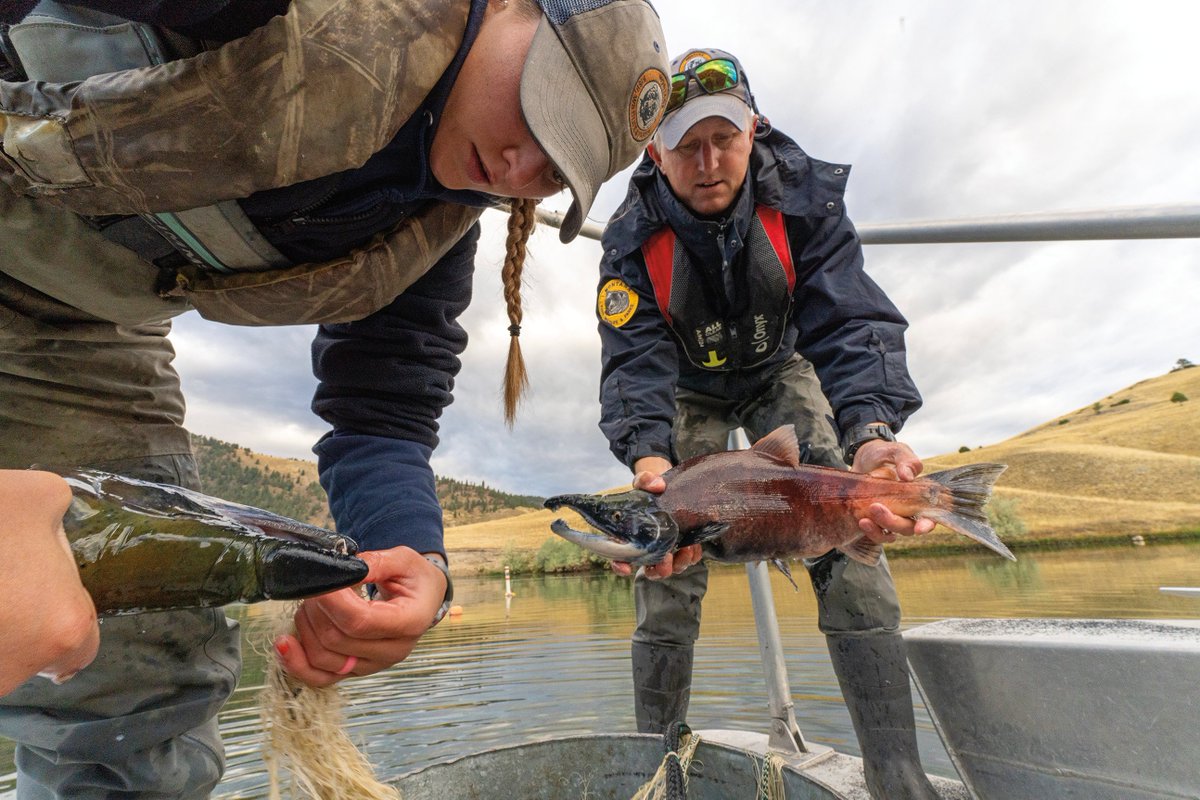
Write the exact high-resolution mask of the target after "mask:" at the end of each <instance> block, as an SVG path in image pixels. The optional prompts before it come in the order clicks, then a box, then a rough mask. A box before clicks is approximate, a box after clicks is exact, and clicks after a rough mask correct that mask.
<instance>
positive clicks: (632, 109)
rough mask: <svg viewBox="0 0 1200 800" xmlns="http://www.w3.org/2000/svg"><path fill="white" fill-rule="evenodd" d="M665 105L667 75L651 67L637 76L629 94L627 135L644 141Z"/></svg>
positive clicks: (656, 123)
mask: <svg viewBox="0 0 1200 800" xmlns="http://www.w3.org/2000/svg"><path fill="white" fill-rule="evenodd" d="M666 107H667V76H666V75H664V74H663V72H662V70H661V69H656V68H654V67H651V68H650V69H648V70H646V71H645V72H643V73H642V74H641V76H639V77H638V79H637V83H635V84H634V86H633V93H632V94H631V95H630V96H629V135H630V136H632V137H633V140H634V141H635V142H644V141H646V140H647V139H649V138H650V134H652V133H654V129H655V128H656V127H658V121H659V120H661V119H662V115H663V109H665V108H666Z"/></svg>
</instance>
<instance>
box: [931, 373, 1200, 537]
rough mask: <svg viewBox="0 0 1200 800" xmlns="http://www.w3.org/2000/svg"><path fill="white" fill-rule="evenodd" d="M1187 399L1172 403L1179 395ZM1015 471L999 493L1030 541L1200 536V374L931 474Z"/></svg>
mask: <svg viewBox="0 0 1200 800" xmlns="http://www.w3.org/2000/svg"><path fill="white" fill-rule="evenodd" d="M1177 394H1178V395H1182V396H1184V397H1187V398H1189V399H1188V400H1186V401H1182V402H1172V400H1171V398H1172V396H1176V395H1177ZM976 461H996V462H1000V463H1003V464H1008V471H1007V472H1006V473H1004V475H1003V476H1002V477H1001V478H1000V482H999V485H998V487H997V491H996V494H997V496H999V497H1005V498H1009V499H1012V500H1014V501H1015V502H1016V503H1017V512H1018V514H1019V515H1020V516H1021V518H1022V519H1023V520H1024V522H1025V523H1026V525H1027V526H1028V528H1029V533H1030V535H1036V536H1041V535H1046V534H1050V535H1086V534H1096V533H1129V534H1135V533H1142V534H1148V533H1160V532H1171V531H1180V530H1200V368H1196V367H1194V368H1191V369H1182V370H1178V371H1176V372H1171V373H1168V374H1166V375H1163V376H1160V377H1157V378H1151V379H1149V380H1145V381H1142V382H1140V383H1136V384H1134V385H1133V386H1130V387H1128V388H1127V389H1122V390H1121V391H1119V392H1114V393H1113V394H1110V395H1109V396H1107V397H1105V398H1102V399H1101V400H1099V401H1097V402H1096V403H1094V404H1092V405H1090V406H1086V407H1084V408H1079V409H1076V410H1074V411H1071V412H1069V413H1067V414H1064V415H1062V416H1060V417H1057V418H1055V419H1053V420H1051V421H1049V422H1047V423H1045V424H1043V425H1039V426H1037V427H1036V428H1032V429H1030V430H1028V431H1026V432H1024V433H1022V434H1020V435H1018V436H1014V437H1013V438H1011V439H1007V440H1005V441H1003V442H999V443H998V444H993V445H988V446H986V447H981V448H978V449H975V450H971V451H969V452H966V453H954V454H951V455H945V456H939V457H937V458H934V459H929V460H927V463H926V471H927V472H929V471H933V470H937V469H944V468H946V467H951V466H958V465H961V464H968V463H971V462H976Z"/></svg>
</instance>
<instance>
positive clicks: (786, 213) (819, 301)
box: [597, 49, 937, 800]
mask: <svg viewBox="0 0 1200 800" xmlns="http://www.w3.org/2000/svg"><path fill="white" fill-rule="evenodd" d="M671 66H672V72H673V75H672V79H671V80H672V83H671V94H670V96H669V100H668V104H667V113H666V116H665V117H664V119H663V123H662V125H661V126H660V127H659V130H658V132H657V133H656V134H655V136H654V138H653V140H652V141H651V144H650V147H649V149H648V151H647V157H646V158H644V159H643V161H642V164H641V166H640V167H639V168H638V169H637V171H636V172H635V174H634V176H633V178H632V181H631V185H630V188H629V193H628V195H627V197H626V200H625V202H624V204H623V205H622V206H621V207H620V208H619V209H618V210H617V212H616V214H615V215H614V216H613V218H612V220H611V221H610V222H609V225H608V227H607V229H606V230H605V233H604V237H603V243H604V257H603V261H602V264H601V277H600V293H599V298H598V302H597V312H598V315H599V317H600V326H599V327H600V335H601V339H602V343H603V372H602V379H601V389H600V394H601V403H602V412H601V413H602V419H601V422H600V427H601V428H602V429H603V431H604V433H605V435H606V436H607V437H608V440H609V442H610V445H611V448H612V451H613V453H614V454H615V455H616V456H617V458H618V459H620V460H621V461H623V462H624V463H625V464H627V465H628V466H629V467H630V468H631V469H632V470H633V471H634V473H635V474H636V478H635V481H634V485H635V486H638V487H639V488H643V489H647V490H649V491H662V490H663V489H664V488H665V484H664V483H663V480H662V478H660V477H658V476H659V475H661V473H663V472H665V471H666V470H667V469H669V468H670V467H671V466H672V465H673V464H677V463H679V462H680V461H682V460H685V459H687V458H691V457H693V456H697V455H701V454H704V453H709V452H713V451H715V450H721V449H724V448H725V446H726V442H727V437H728V434H729V433H730V431H731V430H733V429H734V428H736V427H739V426H740V427H744V428H745V429H746V431H747V432H748V433H749V434H750V436H751V438H752V439H757V438H759V437H761V436H764V435H766V434H768V433H770V432H771V431H772V430H774V429H775V428H776V427H778V426H780V425H784V424H792V425H795V428H796V432H797V436H798V437H799V438H800V441H801V442H802V443H807V446H808V454H809V461H810V462H812V463H816V464H822V465H825V466H830V467H840V468H843V469H844V468H845V465H846V464H851V465H852V466H851V468H852V469H853V470H855V471H858V472H872V471H876V473H877V474H894V475H895V476H896V477H898V478H899V479H901V480H912V479H913V478H914V477H915V476H916V475H917V474H918V473H919V472H920V470H921V462H920V460H919V459H918V458H917V456H916V455H915V454H914V453H913V451H912V450H911V449H910V448H909V447H908V446H906V445H904V444H901V443H900V442H897V441H896V440H895V436H894V434H895V432H897V431H899V430H900V427H901V425H902V424H903V423H904V420H905V419H906V418H907V417H908V416H909V415H910V414H911V413H912V412H913V411H915V410H916V409H917V408H918V407H919V406H920V404H921V400H920V395H919V394H918V392H917V390H916V387H915V386H914V385H913V382H912V380H911V379H910V377H909V375H908V371H907V368H906V366H905V356H904V330H905V328H906V327H907V324H906V322H905V320H904V317H903V316H901V314H900V312H899V311H897V309H896V307H895V306H894V305H893V304H892V303H891V302H890V301H889V300H888V298H887V297H886V296H885V295H884V293H883V292H882V291H881V290H880V289H879V287H878V286H876V284H875V283H874V282H873V281H871V279H870V278H868V277H867V275H866V274H865V273H864V272H863V259H862V249H861V245H860V242H859V239H858V236H857V234H856V233H855V231H854V227H853V225H852V224H851V223H850V220H849V219H848V218H847V217H846V212H845V207H844V205H843V191H844V188H845V182H846V177H847V173H848V172H849V168H848V167H846V166H841V165H836V164H827V163H824V162H821V161H817V160H815V159H812V158H810V157H809V156H807V155H806V154H805V153H804V152H803V151H802V150H801V149H800V148H799V147H798V146H797V145H796V144H795V143H794V142H793V141H792V140H791V139H789V138H788V137H786V136H784V135H783V134H782V133H780V132H779V131H776V130H774V129H772V128H771V127H770V125H769V124H768V123H767V122H766V120H765V119H763V118H761V117H759V116H758V115H757V114H756V111H755V106H754V101H753V97H752V95H751V93H750V90H749V86H748V84H747V81H746V76H745V73H744V71H743V70H742V66H741V64H740V63H739V62H738V60H737V59H736V58H734V57H733V56H732V55H730V54H728V53H725V52H723V51H720V50H714V49H702V50H691V51H688V52H686V53H685V54H683V55H682V56H680V57H679V58H676V59H675V60H674V61H673V62H672V65H671ZM814 367H815V374H814V370H813V368H814ZM818 379H819V380H818ZM835 427H836V431H835ZM860 527H861V528H862V529H863V531H864V533H866V534H867V535H868V536H870V537H871V538H873V539H875V540H877V541H880V542H886V541H892V540H894V539H895V537H896V535H898V534H907V535H911V534H914V533H926V532H928V530H930V529H932V527H933V525H932V524H931V523H929V522H928V521H921V522H916V523H914V521H913V520H910V519H901V518H899V517H896V516H894V515H892V514H891V513H890V512H888V511H887V509H885V508H883V507H882V506H880V505H876V506H873V507H872V508H871V509H870V512H869V516H868V517H867V518H864V519H863V520H861V521H860ZM699 559H700V551H699V547H698V546H694V547H690V548H685V549H683V550H680V551H678V552H676V553H675V554H674V555H673V557H672V556H668V558H667V559H666V560H665V561H664V562H662V563H660V564H656V565H654V566H653V567H647V568H646V569H645V570H644V571H643V572H642V573H641V574H639V575H638V576H637V578H636V582H635V597H636V603H637V628H636V630H635V632H634V635H633V646H632V656H633V681H634V693H635V712H636V716H637V723H638V729H639V730H641V731H643V732H660V731H662V730H663V729H664V728H665V726H667V725H669V724H670V723H671V722H672V721H673V720H677V719H679V720H681V719H683V718H684V716H685V714H686V712H687V706H688V699H689V693H690V688H691V673H692V654H693V647H694V643H695V640H696V638H697V636H698V634H699V627H700V603H701V600H702V598H703V597H704V594H705V591H706V588H707V581H708V573H707V570H706V568H705V566H704V564H703V563H700V562H699ZM805 566H806V567H807V568H808V571H809V575H810V578H811V580H812V584H813V588H814V590H815V592H816V596H817V600H818V606H819V622H820V628H821V630H822V631H823V632H824V633H825V635H826V637H827V640H828V645H829V652H830V655H831V657H832V660H833V666H834V669H835V671H836V672H837V675H838V679H839V682H840V683H841V686H842V693H843V695H844V696H845V699H846V704H847V706H848V707H849V709H850V714H851V717H852V720H853V722H854V727H855V731H856V733H857V734H858V739H859V744H860V746H861V749H862V754H863V761H864V767H865V772H866V778H867V783H868V786H869V787H870V790H871V793H872V795H873V796H874V797H876V798H879V799H880V800H882V798H889V800H896V798H932V797H936V796H937V795H936V794H935V793H934V790H933V788H932V787H931V786H930V784H929V782H928V779H927V778H926V776H925V774H924V771H923V769H922V767H921V763H920V758H919V755H918V752H917V744H916V735H915V730H914V721H913V710H912V697H911V694H910V690H909V682H908V673H907V670H906V661H905V655H904V644H903V640H902V638H901V637H900V634H899V623H900V609H899V605H898V602H897V599H896V593H895V588H894V586H893V584H892V580H891V575H890V573H889V571H888V568H887V563H886V561H881V562H880V563H879V565H878V566H877V567H869V566H865V565H864V564H862V563H859V562H857V561H853V560H850V559H849V558H847V557H846V556H845V555H843V554H842V553H840V552H838V551H836V550H835V551H831V552H830V553H828V554H826V555H824V556H822V557H820V558H816V559H812V560H809V561H806V562H805ZM616 569H617V571H618V572H622V573H626V574H627V573H628V572H629V567H628V565H620V564H619V565H617V567H616Z"/></svg>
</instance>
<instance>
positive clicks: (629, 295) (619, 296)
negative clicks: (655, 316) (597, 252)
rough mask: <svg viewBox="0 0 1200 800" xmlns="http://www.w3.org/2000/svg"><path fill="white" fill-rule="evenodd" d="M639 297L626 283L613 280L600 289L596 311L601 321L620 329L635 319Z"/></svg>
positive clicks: (617, 279) (616, 279)
mask: <svg viewBox="0 0 1200 800" xmlns="http://www.w3.org/2000/svg"><path fill="white" fill-rule="evenodd" d="M637 307H638V296H637V293H636V292H634V291H633V289H630V288H629V286H628V284H626V283H625V281H623V280H620V279H619V278H613V279H612V280H611V281H609V282H608V283H606V284H604V286H602V287H601V288H600V296H599V297H597V298H596V310H597V311H598V312H599V314H600V319H602V320H604V321H605V322H607V323H608V324H609V325H612V326H613V327H614V328H619V327H621V326H622V325H624V324H625V323H626V322H629V320H630V318H631V317H633V312H635V311H637Z"/></svg>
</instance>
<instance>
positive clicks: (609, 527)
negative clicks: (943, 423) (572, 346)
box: [546, 425, 1016, 574]
mask: <svg viewBox="0 0 1200 800" xmlns="http://www.w3.org/2000/svg"><path fill="white" fill-rule="evenodd" d="M800 462H801V458H800V446H799V443H798V442H797V440H796V433H795V430H794V428H793V427H792V426H791V425H785V426H783V427H781V428H777V429H776V430H775V431H773V432H772V433H770V434H769V435H767V436H764V437H763V438H762V439H760V440H759V441H758V442H756V443H755V444H754V446H753V447H751V448H750V449H749V450H730V451H725V452H720V453H712V454H709V455H703V456H697V457H696V458H692V459H689V460H687V461H684V462H683V463H682V464H679V465H678V466H676V467H674V468H673V469H670V470H668V471H667V472H665V473H663V476H662V477H663V479H664V480H665V481H666V483H667V488H666V491H664V492H663V493H662V494H658V495H656V494H651V493H649V492H645V491H642V490H640V489H632V490H630V491H627V492H620V493H618V494H605V495H582V494H573V495H560V496H558V497H551V498H550V499H549V500H547V501H546V507H547V508H549V509H552V510H557V509H559V508H561V507H563V506H566V507H568V508H571V509H574V510H575V511H577V512H579V514H580V515H581V516H582V517H583V518H584V519H585V520H587V522H588V523H589V524H590V525H592V526H594V527H595V528H596V529H597V530H599V531H600V532H601V533H600V534H595V533H585V532H582V531H577V530H573V529H571V528H570V527H569V526H568V525H567V523H566V522H564V521H563V520H561V519H559V520H555V521H554V523H553V524H552V525H551V526H550V529H551V530H552V531H554V532H555V533H556V534H558V535H559V536H561V537H563V538H564V539H566V540H568V541H571V542H574V543H575V544H577V545H579V546H580V547H582V548H584V549H585V550H590V551H591V552H593V553H596V554H597V555H600V556H603V557H605V558H611V559H613V560H616V561H627V562H629V563H630V564H633V565H635V566H643V565H648V564H655V563H658V562H659V561H661V560H662V558H663V556H665V555H666V554H667V553H670V552H673V551H675V550H678V549H679V548H681V547H687V546H689V545H693V544H701V545H703V547H704V555H705V556H706V557H707V558H710V559H712V560H714V561H723V562H746V561H766V560H770V561H774V562H775V564H776V565H777V566H778V567H779V568H780V569H781V570H782V571H783V572H784V573H785V574H787V573H788V569H787V561H788V560H789V559H793V558H812V557H815V556H820V555H823V554H824V553H827V552H829V551H830V550H833V549H836V550H841V551H842V552H843V553H845V554H846V555H847V556H849V557H850V558H853V559H855V560H856V561H861V562H863V563H865V564H872V565H873V564H876V563H878V561H879V558H880V555H881V554H882V552H883V547H882V545H879V544H877V543H875V542H872V541H871V540H870V539H867V538H866V537H865V536H864V535H863V532H862V531H861V530H859V527H858V521H859V520H860V519H862V518H864V517H866V516H867V509H868V508H869V507H870V506H871V505H872V504H873V503H882V504H883V505H885V506H887V507H888V509H889V510H891V511H892V513H894V514H897V515H899V516H902V517H911V518H913V519H921V518H926V519H932V520H934V521H935V522H937V523H939V524H941V525H945V526H946V527H947V528H950V529H951V530H953V531H956V532H958V533H961V534H963V535H964V536H969V537H971V538H972V539H974V540H975V541H977V542H979V543H981V544H983V545H985V546H987V547H989V548H991V549H992V550H994V551H996V552H997V553H999V554H1000V555H1002V556H1004V557H1005V558H1008V559H1012V560H1013V561H1015V560H1016V557H1015V556H1014V555H1013V554H1012V553H1011V552H1010V551H1009V549H1008V548H1007V547H1005V546H1004V543H1003V542H1001V541H1000V539H999V538H998V537H997V536H996V533H995V531H993V530H992V528H991V526H990V525H988V521H987V515H986V514H985V513H984V510H983V507H984V505H985V504H986V503H987V500H988V498H989V497H990V496H991V492H992V484H993V483H995V481H996V478H998V477H999V476H1000V473H1002V472H1003V471H1004V470H1005V469H1006V465H1004V464H969V465H967V466H963V467H956V468H954V469H948V470H945V471H943V472H935V473H934V474H932V475H929V476H927V477H922V478H917V479H916V480H913V481H898V480H893V479H889V478H877V477H872V476H870V475H863V474H860V473H855V472H846V471H844V470H838V469H831V468H829V467H818V466H813V465H809V464H801V463H800Z"/></svg>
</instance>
